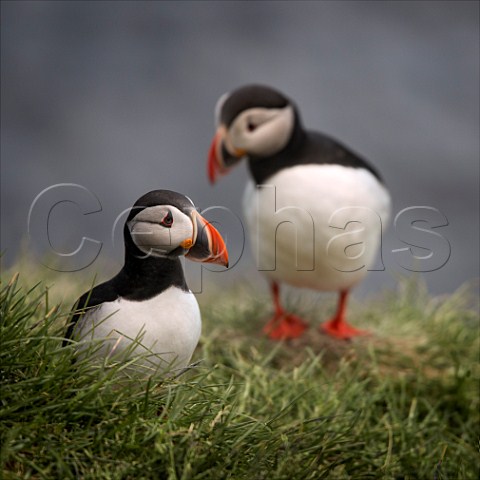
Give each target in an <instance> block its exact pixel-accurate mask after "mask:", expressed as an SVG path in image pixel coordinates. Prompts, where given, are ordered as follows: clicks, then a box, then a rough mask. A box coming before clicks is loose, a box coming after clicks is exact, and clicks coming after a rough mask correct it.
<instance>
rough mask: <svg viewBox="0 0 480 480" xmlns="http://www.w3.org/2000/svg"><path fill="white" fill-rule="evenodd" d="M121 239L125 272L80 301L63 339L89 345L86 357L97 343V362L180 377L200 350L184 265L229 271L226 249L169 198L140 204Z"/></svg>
mask: <svg viewBox="0 0 480 480" xmlns="http://www.w3.org/2000/svg"><path fill="white" fill-rule="evenodd" d="M123 235H124V242H125V264H124V266H123V268H122V269H121V270H120V272H119V273H118V274H117V275H116V276H115V277H113V278H112V279H111V280H109V281H108V282H105V283H102V284H100V285H97V286H96V287H95V288H93V289H92V290H90V291H88V292H86V293H84V294H83V295H82V296H81V297H80V298H79V299H78V300H77V302H76V304H75V309H74V316H73V318H72V321H71V323H70V325H69V327H68V331H67V334H66V337H67V339H75V340H83V341H86V342H83V343H81V344H80V345H79V347H78V348H79V350H80V352H81V353H82V354H83V355H85V352H87V345H88V344H89V343H90V344H91V342H90V341H92V340H93V341H95V345H96V347H97V348H89V349H88V354H89V355H92V356H93V357H95V358H99V357H100V358H112V357H113V358H123V359H125V357H128V356H130V357H131V356H133V355H135V356H139V355H141V356H142V361H141V362H142V367H145V369H146V371H147V372H148V371H150V372H157V371H160V372H162V371H166V370H169V371H170V370H171V371H175V370H177V369H181V368H183V367H185V366H186V365H187V364H188V362H189V361H190V358H191V356H192V354H193V351H194V350H195V347H196V346H197V343H198V340H199V337H200V331H201V317H200V310H199V307H198V303H197V300H196V298H195V296H194V295H193V293H192V292H191V291H190V290H189V289H188V287H187V284H186V282H185V277H184V273H183V268H182V265H181V263H180V259H179V257H180V256H181V255H185V256H186V257H187V258H188V259H190V260H193V261H198V262H211V263H217V264H220V265H224V266H228V253H227V249H226V247H225V243H224V241H223V239H222V237H221V236H220V234H219V233H218V231H217V230H216V229H215V228H214V227H213V226H212V225H211V224H210V223H208V222H207V220H205V219H204V218H203V217H202V216H201V215H200V214H199V213H198V212H197V210H196V209H195V206H194V204H193V203H192V201H191V200H190V199H189V198H188V197H186V196H184V195H181V194H180V193H176V192H173V191H169V190H154V191H151V192H149V193H147V194H145V195H143V196H142V197H141V198H139V199H138V200H137V201H136V202H135V204H134V205H133V207H132V209H131V210H130V213H129V215H128V218H127V220H126V223H125V227H124V231H123ZM67 341H68V340H67ZM67 341H65V342H64V343H66V342H67ZM97 341H98V343H99V344H100V346H99V345H97Z"/></svg>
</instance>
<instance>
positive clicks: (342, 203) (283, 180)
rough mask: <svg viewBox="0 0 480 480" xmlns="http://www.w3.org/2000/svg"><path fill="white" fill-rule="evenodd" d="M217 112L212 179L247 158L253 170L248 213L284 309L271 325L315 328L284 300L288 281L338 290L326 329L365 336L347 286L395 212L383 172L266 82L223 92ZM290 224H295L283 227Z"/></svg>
mask: <svg viewBox="0 0 480 480" xmlns="http://www.w3.org/2000/svg"><path fill="white" fill-rule="evenodd" d="M215 117H216V125H217V131H216V134H215V136H214V139H213V141H212V144H211V147H210V151H209V155H208V176H209V179H210V181H211V182H212V183H214V182H215V180H216V179H217V176H219V175H221V174H225V173H226V172H228V170H229V169H230V168H231V167H232V166H234V165H235V164H236V163H237V162H239V161H240V160H241V159H242V158H245V159H246V160H247V162H248V168H249V170H250V174H251V177H252V181H251V182H249V184H248V185H247V188H246V191H245V194H244V202H243V208H244V215H245V220H246V223H247V226H248V230H249V235H250V241H251V244H252V249H253V253H254V255H255V256H256V260H257V268H259V270H263V273H264V274H265V275H266V276H267V277H268V279H269V280H270V282H271V290H272V295H273V302H274V309H275V313H274V316H273V318H272V319H271V320H270V321H269V322H268V323H267V325H266V326H265V328H264V332H265V333H267V334H268V335H269V337H270V338H272V339H288V338H295V337H298V336H300V335H301V334H302V332H303V331H304V330H305V329H306V328H307V323H306V322H304V321H303V320H302V319H300V318H299V317H297V316H295V315H292V314H289V313H286V312H285V311H284V309H283V308H282V306H281V303H280V299H279V284H280V283H287V284H290V285H293V286H296V287H304V288H310V289H314V290H319V291H338V292H339V302H338V307H337V311H336V313H335V315H334V316H333V318H332V319H331V320H330V321H328V322H326V323H324V324H322V327H321V328H322V330H323V331H324V332H325V333H327V334H329V335H331V336H334V337H337V338H342V339H347V338H350V337H354V336H356V335H362V334H365V333H366V332H363V331H361V330H357V329H356V328H354V327H352V326H351V325H349V324H348V323H347V322H346V320H345V312H346V303H347V297H348V293H349V291H350V289H351V288H352V287H353V286H355V285H356V284H357V283H358V282H360V281H361V280H362V279H363V277H364V276H365V275H366V273H367V271H368V268H369V266H371V264H372V263H373V261H374V259H375V255H376V253H377V251H378V247H379V245H380V241H381V234H382V231H381V230H382V223H383V225H386V223H387V221H388V217H389V212H390V196H389V193H388V191H387V189H386V187H385V185H384V183H383V181H382V178H381V177H380V175H379V173H378V172H377V170H376V169H375V168H374V167H373V166H371V165H370V164H369V163H367V162H366V161H365V160H363V159H362V158H360V157H359V156H358V155H357V154H355V153H353V152H352V151H351V150H350V149H348V148H347V147H345V146H344V145H342V144H341V143H339V142H338V141H336V140H334V139H332V138H330V137H328V136H326V135H324V134H321V133H318V132H314V131H309V130H305V129H304V127H303V125H302V122H301V119H300V115H299V111H298V109H297V107H296V106H295V104H294V103H293V102H292V101H291V100H290V99H289V98H287V97H286V96H285V95H283V94H282V93H280V92H278V91H276V90H274V89H273V88H270V87H267V86H262V85H249V86H245V87H242V88H239V89H237V90H234V91H233V92H230V93H227V94H225V95H223V96H222V97H220V99H219V100H218V102H217V105H216V108H215ZM285 222H286V223H293V225H294V226H295V230H296V231H295V232H292V231H291V229H290V230H289V229H288V228H287V229H285V228H284V227H282V226H281V224H282V223H285ZM277 229H278V231H277ZM294 233H296V235H295V234H294Z"/></svg>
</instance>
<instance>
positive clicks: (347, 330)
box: [320, 318, 370, 340]
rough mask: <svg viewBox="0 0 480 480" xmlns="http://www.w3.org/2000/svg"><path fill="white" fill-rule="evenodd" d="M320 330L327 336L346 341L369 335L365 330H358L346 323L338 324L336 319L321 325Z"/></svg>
mask: <svg viewBox="0 0 480 480" xmlns="http://www.w3.org/2000/svg"><path fill="white" fill-rule="evenodd" d="M320 329H321V330H322V331H323V332H324V333H326V334H327V335H330V336H332V337H335V338H340V339H342V340H348V339H349V338H352V337H360V336H365V335H370V332H367V331H366V330H358V329H356V328H354V327H352V326H351V325H349V324H348V323H346V322H339V321H338V319H336V318H334V319H333V320H330V321H329V322H326V323H324V324H322V325H321V326H320Z"/></svg>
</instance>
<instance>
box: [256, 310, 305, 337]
mask: <svg viewBox="0 0 480 480" xmlns="http://www.w3.org/2000/svg"><path fill="white" fill-rule="evenodd" d="M307 328H308V323H306V322H304V321H303V320H302V319H301V318H300V317H297V316H296V315H291V314H288V313H280V314H276V315H274V317H273V318H272V319H271V320H270V321H269V322H268V323H267V324H266V325H265V327H264V328H263V333H265V334H267V335H268V337H269V338H271V339H272V340H289V339H292V338H298V337H300V335H302V333H303V332H304V331H305V330H306V329H307Z"/></svg>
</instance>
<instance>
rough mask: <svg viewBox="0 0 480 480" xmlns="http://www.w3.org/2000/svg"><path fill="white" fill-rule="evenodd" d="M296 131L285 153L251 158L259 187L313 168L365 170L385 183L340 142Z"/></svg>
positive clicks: (300, 129)
mask: <svg viewBox="0 0 480 480" xmlns="http://www.w3.org/2000/svg"><path fill="white" fill-rule="evenodd" d="M295 130H296V131H295ZM295 130H294V133H293V135H292V139H291V140H290V142H289V143H288V144H287V146H286V147H285V148H284V149H283V150H282V151H281V152H279V153H277V154H275V155H272V156H271V157H267V158H264V157H262V158H256V157H249V161H248V165H249V168H250V172H251V174H252V176H253V178H254V180H255V182H256V183H257V185H259V184H262V183H265V182H266V181H267V180H268V178H270V177H271V176H272V175H274V174H275V173H278V172H279V171H280V170H282V169H284V168H288V167H294V166H296V165H311V164H317V165H342V166H345V167H352V168H364V169H366V170H368V171H369V172H371V173H372V174H373V175H374V176H375V177H376V178H377V179H378V180H379V181H380V182H382V183H383V180H382V177H381V176H380V174H379V173H378V171H377V170H376V169H375V168H374V167H373V166H372V165H370V164H369V163H368V162H367V161H366V160H364V159H363V158H361V157H360V156H358V155H357V154H356V153H354V152H353V151H351V150H350V149H349V148H347V147H346V146H344V145H342V144H341V143H340V142H338V141H337V140H335V139H333V138H331V137H329V136H327V135H324V134H322V133H319V132H310V131H304V130H303V129H302V128H301V126H300V125H297V126H296V127H295Z"/></svg>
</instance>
